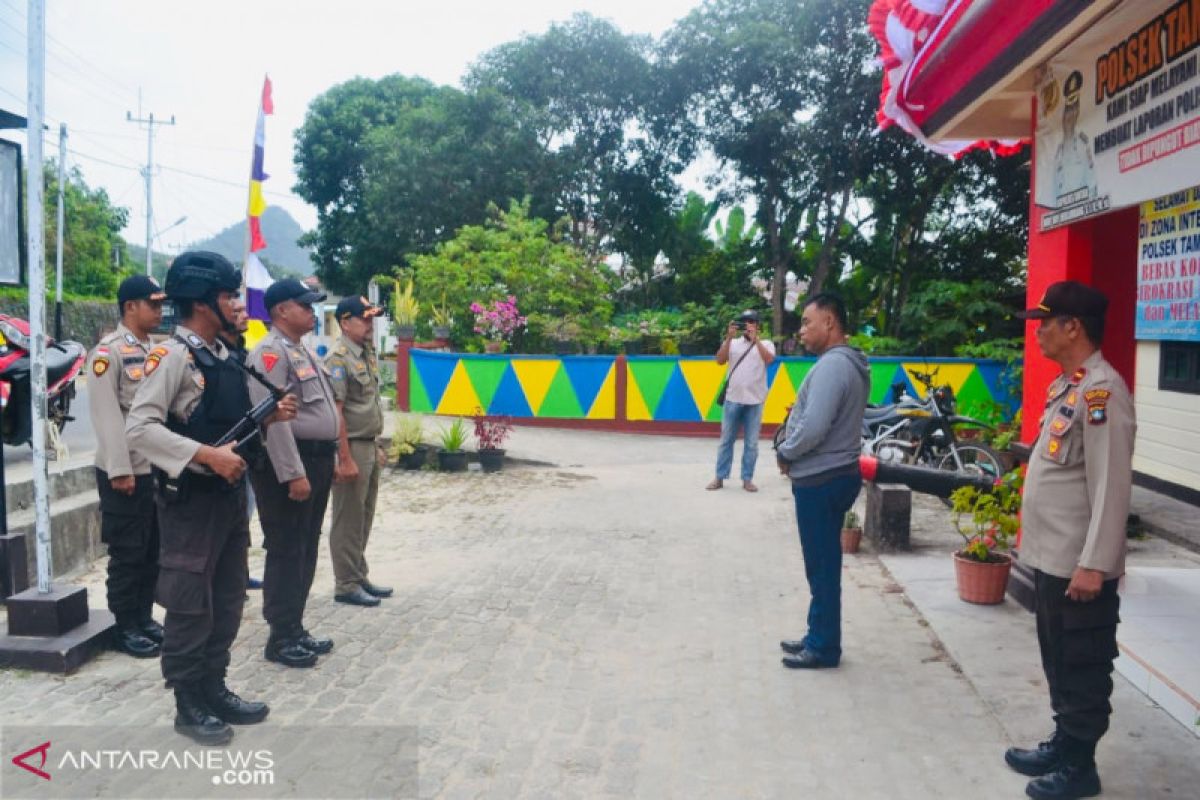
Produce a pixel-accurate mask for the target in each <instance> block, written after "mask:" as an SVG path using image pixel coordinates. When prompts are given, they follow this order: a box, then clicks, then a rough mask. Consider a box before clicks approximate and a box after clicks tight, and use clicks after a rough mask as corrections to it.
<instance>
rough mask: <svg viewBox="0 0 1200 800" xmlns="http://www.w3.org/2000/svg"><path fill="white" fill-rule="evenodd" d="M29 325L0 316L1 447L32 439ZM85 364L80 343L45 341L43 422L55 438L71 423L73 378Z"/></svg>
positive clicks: (84, 349)
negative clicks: (46, 423) (44, 408)
mask: <svg viewBox="0 0 1200 800" xmlns="http://www.w3.org/2000/svg"><path fill="white" fill-rule="evenodd" d="M29 351H30V341H29V323H28V322H26V321H25V320H23V319H17V318H16V317H10V316H7V315H4V314H0V437H2V438H3V440H4V444H13V445H20V444H27V443H29V442H30V441H31V440H32V438H33V416H32V409H31V407H30V394H31V392H32V375H31V373H30V366H31V364H30V357H29ZM86 360H87V348H85V347H84V346H83V345H81V344H80V343H79V342H56V341H54V340H53V339H51V338H50V337H46V415H47V417H46V419H47V421H48V422H49V423H50V425H51V426H53V428H54V430H53V431H52V432H51V434H50V435H51V437H53V438H55V439H56V438H57V434H59V433H61V432H62V429H63V426H64V425H66V424H67V422H69V421H70V420H72V419H74V418H73V417H72V416H71V401H72V400H73V399H75V378H76V377H77V376H78V375H79V372H80V370H82V369H83V365H84V362H85V361H86Z"/></svg>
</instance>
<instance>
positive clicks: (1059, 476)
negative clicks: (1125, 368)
mask: <svg viewBox="0 0 1200 800" xmlns="http://www.w3.org/2000/svg"><path fill="white" fill-rule="evenodd" d="M1135 429H1136V424H1135V420H1134V410H1133V398H1132V397H1131V396H1130V394H1129V390H1128V389H1127V388H1126V386H1125V381H1124V380H1123V379H1122V378H1121V376H1120V375H1119V374H1118V373H1117V371H1116V370H1114V369H1113V367H1112V365H1111V364H1109V363H1108V362H1107V361H1105V360H1104V357H1103V356H1102V355H1101V354H1100V352H1099V351H1096V352H1095V353H1093V354H1092V355H1091V356H1090V357H1089V358H1088V359H1087V361H1085V362H1084V363H1083V367H1082V368H1081V369H1079V370H1078V371H1077V372H1076V373H1075V374H1074V375H1070V376H1067V375H1060V376H1059V377H1058V379H1057V380H1055V381H1054V383H1052V384H1051V385H1050V389H1049V393H1048V400H1047V403H1046V413H1045V416H1044V417H1043V418H1042V428H1041V432H1040V433H1039V434H1038V437H1037V440H1036V442H1035V443H1034V445H1033V452H1032V454H1031V456H1030V459H1029V472H1028V474H1027V475H1026V478H1025V498H1024V502H1023V503H1022V506H1021V527H1022V534H1021V549H1020V554H1021V563H1023V564H1025V565H1027V566H1029V567H1031V568H1033V569H1038V570H1041V571H1042V572H1045V573H1047V574H1049V575H1054V576H1057V577H1059V578H1070V577H1071V575H1072V574H1073V573H1074V571H1075V568H1076V567H1084V568H1086V569H1094V570H1098V571H1100V572H1103V573H1104V576H1105V580H1110V579H1112V578H1117V577H1120V576H1121V575H1122V574H1123V573H1124V571H1125V544H1126V534H1125V521H1126V518H1127V517H1128V515H1129V498H1130V493H1131V491H1132V485H1133V464H1132V461H1133V441H1134V433H1135Z"/></svg>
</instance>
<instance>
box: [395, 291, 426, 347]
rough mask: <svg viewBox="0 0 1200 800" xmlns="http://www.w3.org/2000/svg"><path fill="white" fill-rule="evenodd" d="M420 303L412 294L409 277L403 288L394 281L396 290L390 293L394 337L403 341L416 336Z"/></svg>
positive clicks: (408, 340) (410, 339)
mask: <svg viewBox="0 0 1200 800" xmlns="http://www.w3.org/2000/svg"><path fill="white" fill-rule="evenodd" d="M420 310H421V304H420V303H418V302H417V298H415V297H414V296H413V282H412V279H411V278H410V279H409V281H408V284H407V285H406V286H404V288H401V287H400V281H398V280H397V281H396V291H395V292H393V293H392V322H393V323H394V324H395V326H396V337H397V338H398V339H400V340H401V341H404V342H411V341H412V340H413V338H414V337H415V336H416V331H417V313H418V312H420Z"/></svg>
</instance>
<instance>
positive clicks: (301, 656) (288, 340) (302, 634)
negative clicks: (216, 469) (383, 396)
mask: <svg viewBox="0 0 1200 800" xmlns="http://www.w3.org/2000/svg"><path fill="white" fill-rule="evenodd" d="M324 299H325V295H323V294H321V293H319V292H314V291H312V290H311V289H309V288H308V287H307V286H305V285H304V284H303V283H301V282H300V281H298V280H296V279H295V278H288V279H286V280H281V281H276V282H275V283H273V284H271V286H270V287H268V288H267V291H266V292H265V293H264V295H263V302H264V305H266V307H267V313H268V314H270V315H271V329H270V331H269V332H268V333H267V335H266V336H264V337H263V339H262V341H261V342H259V343H258V346H257V347H255V348H254V350H253V351H252V352H251V353H250V359H249V362H248V363H249V364H250V365H252V366H254V367H257V368H258V369H259V370H261V371H262V372H263V373H264V374H265V375H266V377H267V380H269V381H270V382H271V383H273V384H274V385H275V386H277V387H279V388H280V389H287V390H288V391H294V392H295V393H296V395H297V396H298V397H299V407H298V409H297V412H296V418H295V419H294V420H292V421H291V422H288V423H284V424H280V425H275V426H273V427H272V428H271V430H270V431H269V432H268V434H267V442H266V444H267V454H268V455H269V456H270V460H269V462H268V463H266V464H265V465H264V467H263V468H262V469H254V470H252V471H251V474H250V479H251V481H253V483H254V494H255V496H256V497H257V500H258V517H259V520H260V521H261V522H262V527H263V537H264V540H265V543H266V548H267V559H266V561H267V563H266V570H265V571H264V573H263V587H262V590H263V616H264V617H265V618H266V620H267V623H268V624H269V625H270V627H271V634H270V637H269V638H268V640H267V647H266V651H265V655H266V658H267V660H268V661H274V662H276V663H279V664H283V665H284V666H288V667H311V666H313V665H314V664H316V662H317V656H319V655H323V654H325V653H328V652H329V651H330V650H332V649H333V641H332V640H331V639H325V638H318V637H316V636H313V635H312V634H311V633H309V631H308V630H307V629H305V627H304V608H305V605H306V604H307V602H308V594H309V591H310V590H311V589H312V583H313V576H314V574H315V573H316V569H317V555H318V549H319V544H320V539H321V523H322V522H323V521H324V519H325V508H326V506H327V505H328V504H329V490H330V487H331V485H332V484H333V469H334V459H335V456H336V455H337V449H338V443H337V438H338V416H337V407H336V406H335V405H334V395H333V388H332V387H331V386H330V384H329V378H328V376H327V375H326V374H325V370H324V368H323V366H322V364H321V362H320V360H319V359H318V358H317V356H316V354H315V353H313V352H312V351H311V350H310V349H309V348H308V346H307V345H305V344H304V342H303V341H302V339H303V337H304V335H305V334H307V333H309V332H310V331H312V330H313V328H315V327H316V313H315V311H314V310H313V306H312V304H313V303H316V302H319V301H321V300H324ZM266 393H267V390H266V388H265V387H262V386H253V385H252V386H251V387H250V394H251V397H252V398H255V399H257V398H259V397H265V396H266Z"/></svg>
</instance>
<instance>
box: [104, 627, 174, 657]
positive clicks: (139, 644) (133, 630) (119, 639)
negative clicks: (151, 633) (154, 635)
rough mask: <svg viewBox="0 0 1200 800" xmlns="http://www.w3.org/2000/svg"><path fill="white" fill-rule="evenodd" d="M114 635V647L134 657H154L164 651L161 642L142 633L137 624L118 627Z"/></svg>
mask: <svg viewBox="0 0 1200 800" xmlns="http://www.w3.org/2000/svg"><path fill="white" fill-rule="evenodd" d="M112 637H113V638H112V642H113V648H114V649H116V650H118V651H120V652H122V653H125V654H126V655H131V656H133V657H134V658H154V657H156V656H157V655H158V654H159V653H160V652H162V647H161V646H160V645H159V643H158V642H156V641H154V640H153V639H151V638H149V637H148V636H146V635H145V634H144V633H142V629H141V628H139V627H138V626H137V625H132V624H131V625H126V626H125V627H122V628H117V629H116V630H114V631H113V634H112Z"/></svg>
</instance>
